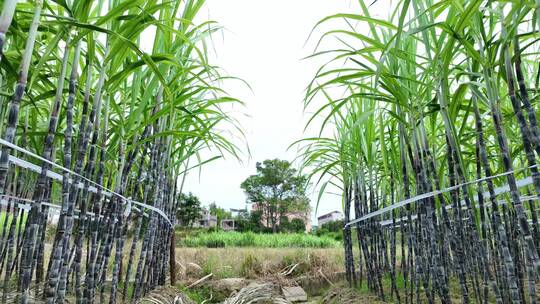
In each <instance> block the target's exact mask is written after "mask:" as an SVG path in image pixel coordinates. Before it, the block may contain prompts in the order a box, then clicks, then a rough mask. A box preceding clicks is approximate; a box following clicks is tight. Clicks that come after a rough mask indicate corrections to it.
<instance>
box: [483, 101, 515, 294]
mask: <svg viewBox="0 0 540 304" xmlns="http://www.w3.org/2000/svg"><path fill="white" fill-rule="evenodd" d="M473 109H474V115H475V119H476V132H477V136H478V137H477V141H478V148H479V157H480V163H481V165H482V168H483V171H484V175H485V176H492V174H493V173H492V171H491V167H490V165H489V161H488V158H487V150H486V143H485V139H484V131H483V125H482V119H481V116H480V111H479V110H478V105H477V100H476V98H473ZM486 185H487V187H488V192H489V200H490V202H491V218H492V220H491V221H490V222H491V226H492V230H493V233H494V235H495V237H496V238H495V241H496V242H498V243H499V246H497V247H500V248H501V253H502V256H503V259H504V264H505V267H506V268H507V271H506V281H508V282H512V281H514V280H513V279H512V273H513V272H511V271H510V269H513V267H514V266H513V265H514V262H513V260H512V257H511V255H510V253H509V249H508V245H507V244H508V241H507V239H506V230H505V228H504V226H503V225H502V222H501V217H500V213H499V205H498V202H497V197H496V194H495V187H494V185H493V180H491V179H487V180H486ZM497 260H498V259H497ZM488 269H489V268H488ZM512 286H513V285H512ZM513 288H514V287H512V289H513ZM516 288H517V286H516ZM494 290H497V289H495V286H494ZM495 295H496V299H497V302H498V303H499V302H502V300H503V299H502V297H501V295H500V294H499V293H497V292H496V291H495Z"/></svg>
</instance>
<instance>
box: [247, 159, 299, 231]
mask: <svg viewBox="0 0 540 304" xmlns="http://www.w3.org/2000/svg"><path fill="white" fill-rule="evenodd" d="M256 168H257V174H255V175H251V176H250V177H248V178H247V179H246V180H245V181H243V182H242V184H241V185H240V187H241V188H242V189H243V190H244V192H245V193H246V195H247V199H248V201H249V202H251V203H254V204H257V206H258V207H259V208H260V209H261V210H262V211H263V214H264V217H265V218H266V221H267V223H268V225H267V226H271V227H272V231H274V232H276V231H277V225H278V220H279V219H280V218H282V217H283V216H284V215H285V214H286V213H287V212H290V211H305V210H308V209H309V200H308V199H307V197H306V189H307V186H308V183H307V177H306V176H304V175H302V174H299V173H298V171H297V170H296V169H295V168H293V167H292V166H291V163H289V162H288V161H286V160H279V159H267V160H265V161H263V162H262V163H259V162H258V163H257V164H256Z"/></svg>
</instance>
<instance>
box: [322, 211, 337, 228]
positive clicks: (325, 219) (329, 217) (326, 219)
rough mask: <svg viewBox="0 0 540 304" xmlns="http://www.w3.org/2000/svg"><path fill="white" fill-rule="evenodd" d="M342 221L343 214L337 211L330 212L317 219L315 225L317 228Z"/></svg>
mask: <svg viewBox="0 0 540 304" xmlns="http://www.w3.org/2000/svg"><path fill="white" fill-rule="evenodd" d="M342 219H343V213H341V212H339V211H332V212H330V213H326V214H323V215H321V216H319V217H317V224H318V226H319V227H321V226H322V225H324V224H326V223H330V222H335V221H340V220H342Z"/></svg>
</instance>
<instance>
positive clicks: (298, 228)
mask: <svg viewBox="0 0 540 304" xmlns="http://www.w3.org/2000/svg"><path fill="white" fill-rule="evenodd" d="M289 231H291V232H296V233H300V232H304V231H306V223H304V221H303V220H302V219H299V218H294V219H292V220H291V222H290V223H289Z"/></svg>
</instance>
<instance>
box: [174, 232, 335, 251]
mask: <svg viewBox="0 0 540 304" xmlns="http://www.w3.org/2000/svg"><path fill="white" fill-rule="evenodd" d="M222 244H224V246H225V247H268V248H280V247H281V248H283V247H304V248H330V247H339V246H341V244H340V242H338V241H336V240H334V239H332V238H330V237H327V236H321V237H319V236H316V235H309V234H300V233H297V234H292V233H291V234H285V233H277V234H258V233H252V232H244V233H240V232H223V231H220V232H209V233H198V234H197V235H194V236H186V237H185V238H184V239H182V241H181V242H180V245H181V246H186V247H212V246H217V245H219V246H220V247H222V246H221V245H222Z"/></svg>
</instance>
